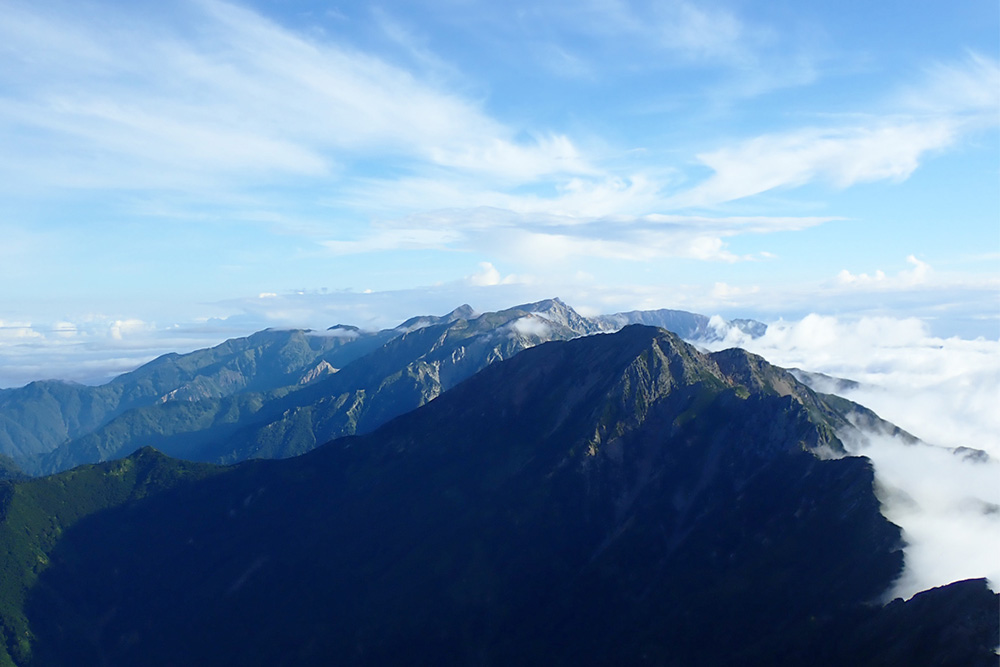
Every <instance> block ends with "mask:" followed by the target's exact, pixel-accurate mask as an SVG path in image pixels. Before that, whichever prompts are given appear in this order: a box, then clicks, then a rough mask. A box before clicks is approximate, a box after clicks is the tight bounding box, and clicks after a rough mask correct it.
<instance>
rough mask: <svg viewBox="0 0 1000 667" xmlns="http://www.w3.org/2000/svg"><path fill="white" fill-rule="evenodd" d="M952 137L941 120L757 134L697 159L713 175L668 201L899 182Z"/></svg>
mask: <svg viewBox="0 0 1000 667" xmlns="http://www.w3.org/2000/svg"><path fill="white" fill-rule="evenodd" d="M955 135H956V130H955V128H954V127H953V125H952V124H951V123H950V122H947V121H944V120H934V121H923V122H917V121H904V122H899V123H885V122H881V123H877V124H874V125H872V126H855V127H841V128H832V129H805V130H795V131H792V132H787V133H781V134H769V135H763V136H760V137H756V138H754V139H750V140H747V141H744V142H741V143H740V144H738V145H736V146H733V147H730V148H722V149H719V150H716V151H713V152H711V153H702V154H701V155H699V156H698V160H699V162H701V163H702V164H704V165H705V166H707V167H709V168H710V169H712V171H713V172H714V173H713V174H712V176H710V177H709V178H708V179H707V180H705V181H703V182H702V183H699V184H698V185H696V186H694V187H693V188H691V189H690V190H688V191H686V192H681V193H680V194H678V195H676V196H675V197H674V198H673V200H672V203H673V204H674V205H675V206H681V207H683V206H711V205H714V204H718V203H722V202H727V201H732V200H735V199H742V198H744V197H750V196H753V195H756V194H760V193H762V192H767V191H768V190H773V189H775V188H790V187H797V186H801V185H805V184H807V183H810V182H813V181H824V182H828V183H831V184H833V185H834V186H836V187H840V188H846V187H848V186H851V185H855V184H857V183H864V182H869V181H878V180H886V179H889V180H896V181H901V180H905V179H906V178H909V176H910V174H912V173H913V171H914V170H915V169H916V168H917V167H918V166H919V164H920V158H921V156H922V155H923V154H924V153H926V152H928V151H931V150H935V149H941V148H945V147H947V146H949V145H950V144H951V143H953V141H954V139H955Z"/></svg>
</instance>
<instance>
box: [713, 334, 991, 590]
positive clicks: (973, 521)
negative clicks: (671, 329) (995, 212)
mask: <svg viewBox="0 0 1000 667" xmlns="http://www.w3.org/2000/svg"><path fill="white" fill-rule="evenodd" d="M715 322H716V323H717V324H718V325H720V326H721V320H715ZM724 333H725V334H726V337H725V338H724V340H723V341H720V342H715V343H710V344H708V345H707V346H708V347H711V349H722V348H725V347H732V346H739V347H743V348H745V349H747V350H749V351H752V352H755V353H757V354H760V355H761V356H763V357H765V358H766V359H768V360H769V361H771V362H772V363H774V364H777V365H779V366H783V367H786V368H800V369H804V370H807V371H812V372H819V373H824V374H827V375H830V376H834V377H836V378H845V379H850V380H854V381H856V382H857V383H858V385H857V387H856V388H849V389H840V390H838V391H836V393H839V394H840V395H841V396H843V397H845V398H848V399H850V400H852V401H855V402H857V403H860V404H862V405H864V406H866V407H868V408H870V409H872V410H874V411H875V412H876V413H877V414H878V415H879V416H880V417H882V418H884V419H887V420H888V421H890V422H892V423H894V424H896V425H897V426H900V427H901V428H903V429H905V430H906V431H908V432H910V433H911V434H913V435H915V436H917V437H918V438H920V439H921V440H922V441H923V444H918V445H913V444H908V443H907V442H906V441H905V440H904V439H902V438H894V437H891V436H886V435H881V434H876V433H868V434H867V436H868V437H867V439H866V441H865V442H858V441H853V440H849V441H847V442H846V444H847V445H848V447H849V448H850V449H851V451H852V453H854V454H858V455H864V456H867V457H869V458H871V459H872V461H873V463H874V465H875V472H876V480H877V483H878V485H879V489H878V491H879V497H880V500H881V501H882V504H883V513H884V514H885V515H886V517H888V518H889V519H890V520H891V521H893V522H894V523H896V524H897V525H899V526H900V527H901V528H902V529H903V536H904V539H905V540H906V543H907V546H906V547H905V549H904V554H905V562H906V565H905V571H904V573H903V575H902V577H901V578H900V579H899V581H897V582H896V584H895V586H894V587H893V589H892V590H891V591H889V592H888V595H889V597H896V596H900V597H904V598H908V597H910V596H912V595H913V594H914V593H917V592H919V591H921V590H925V589H927V588H931V587H934V586H940V585H943V584H947V583H950V582H952V581H956V580H961V579H968V578H978V577H988V578H989V580H990V583H991V587H992V588H993V589H994V590H997V589H998V586H1000V557H998V554H1000V340H986V339H982V338H980V339H977V340H965V339H961V338H937V337H934V336H932V335H931V334H930V333H929V329H928V327H927V325H926V323H925V322H923V321H922V320H918V319H895V318H880V317H869V318H860V319H842V318H837V317H826V316H819V315H809V316H807V317H805V318H803V319H801V320H798V321H794V322H784V321H780V322H777V323H774V324H772V325H771V326H769V328H768V331H767V333H766V335H764V336H763V337H761V338H758V339H751V338H749V337H748V336H746V335H744V334H742V333H741V332H739V331H736V330H732V331H729V330H725V331H724ZM820 384H822V383H820ZM815 388H816V389H818V390H820V391H824V390H825V391H832V390H834V389H835V383H834V382H832V381H831V382H829V386H826V387H824V386H816V387H815ZM958 448H973V449H978V450H982V451H984V452H986V453H987V454H989V459H988V460H983V457H975V456H969V455H968V452H966V451H964V450H961V449H958ZM956 450H958V451H956Z"/></svg>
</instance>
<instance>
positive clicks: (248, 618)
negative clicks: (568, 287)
mask: <svg viewBox="0 0 1000 667" xmlns="http://www.w3.org/2000/svg"><path fill="white" fill-rule="evenodd" d="M741 356H742V357H745V358H744V359H743V360H742V361H741V360H740V359H739V357H741ZM720 361H721V362H722V363H719V362H720ZM748 369H749V370H748ZM789 377H790V376H789ZM745 380H746V381H748V382H747V384H744V383H743V382H744V381H745ZM810 402H814V403H815V405H814V406H813V409H812V410H810ZM824 403H825V399H824V397H823V396H822V395H819V394H815V392H812V391H811V390H809V389H808V388H807V387H804V386H801V385H798V384H797V383H796V382H795V380H794V378H792V379H791V380H788V378H787V377H786V375H785V372H784V371H780V370H773V371H772V370H771V369H769V368H768V367H767V366H765V365H764V362H757V361H756V360H755V359H754V358H753V357H752V356H751V355H749V354H748V353H745V352H738V353H729V355H721V356H717V355H707V354H703V353H701V352H698V351H697V350H695V349H694V348H693V347H691V346H689V345H687V344H686V343H684V342H683V341H681V340H680V339H679V338H678V337H677V336H675V335H672V334H670V333H668V332H665V331H660V330H655V329H651V328H648V327H642V326H635V327H628V328H625V329H623V330H622V331H620V332H618V333H616V334H609V335H600V336H591V337H582V338H575V339H573V340H570V341H552V342H547V343H543V344H540V345H537V346H534V347H532V348H531V349H528V350H525V351H524V352H522V353H520V354H517V355H515V356H513V357H512V358H510V359H508V360H505V361H503V362H500V363H496V364H492V365H490V366H488V367H486V368H485V369H484V370H482V371H481V372H479V373H477V374H476V375H473V376H471V377H470V378H468V379H466V380H465V381H463V382H461V383H459V384H458V385H456V386H455V387H453V388H452V389H451V390H449V391H447V392H445V393H442V394H441V395H440V396H439V397H437V398H436V399H435V400H432V401H430V402H428V403H427V404H426V405H424V406H422V407H421V408H419V409H417V410H415V411H411V412H408V413H406V414H403V415H401V416H399V417H397V418H395V419H393V420H391V421H389V422H387V423H386V424H384V425H383V426H382V427H380V428H379V429H377V430H376V431H373V432H371V433H369V434H366V435H359V436H351V437H346V438H341V439H338V440H335V441H332V442H330V443H327V444H325V445H323V446H321V447H318V448H316V449H314V450H313V451H311V452H309V453H307V454H304V455H302V456H299V457H296V458H291V459H284V460H272V461H249V462H244V463H241V464H239V465H237V466H233V467H229V468H221V469H217V468H204V469H199V470H208V471H209V472H210V473H211V474H207V473H206V476H204V478H203V479H200V480H194V481H192V482H191V483H189V484H186V485H182V486H181V485H177V486H174V487H171V488H167V489H165V490H162V491H160V492H158V493H154V494H149V495H148V496H146V497H144V498H139V499H136V500H135V502H126V503H121V504H118V505H116V506H115V507H111V508H108V509H106V510H100V511H96V512H94V513H93V514H91V515H90V517H89V518H87V519H85V520H80V521H78V522H77V523H75V524H74V525H72V526H70V527H68V528H66V529H65V530H64V531H63V532H62V533H61V536H60V538H59V540H58V542H57V543H55V545H54V546H53V547H51V548H50V549H48V551H46V552H45V555H46V558H47V559H48V563H49V565H48V566H46V567H44V568H43V569H42V570H41V572H40V574H39V575H38V576H39V581H40V585H36V586H32V587H30V588H29V589H28V591H29V595H28V596H27V597H26V603H25V607H24V610H25V611H24V616H23V618H24V619H25V620H24V622H25V623H26V624H27V627H28V629H29V630H30V632H31V633H32V636H33V637H34V642H33V643H31V645H30V646H29V647H28V649H30V651H31V655H32V656H34V658H33V659H34V660H36V661H37V662H38V663H40V664H59V663H60V662H65V659H66V656H68V655H74V656H83V657H84V659H85V661H88V659H89V661H91V662H100V661H101V660H105V661H107V662H110V663H113V664H118V663H134V662H136V661H140V660H141V661H145V662H146V663H148V664H169V663H174V664H177V663H187V664H190V663H192V662H197V663H199V664H232V663H233V662H236V663H240V664H327V663H328V662H329V659H330V657H331V656H341V658H343V660H344V661H345V662H348V663H350V664H357V665H367V664H387V663H394V662H399V661H401V660H405V661H407V662H408V663H409V664H428V665H429V664H468V663H469V662H477V663H480V664H555V665H569V664H595V665H596V664H666V665H670V664H678V665H680V664H688V665H691V664H694V665H698V664H706V665H707V664H721V663H722V662H729V663H736V664H775V665H782V664H787V665H793V664H803V663H805V662H808V663H810V664H818V665H825V664H829V665H835V664H847V663H856V664H860V665H864V664H872V665H874V664H886V661H887V660H888V659H889V658H891V657H893V656H904V657H914V656H915V658H916V659H915V660H912V661H911V662H910V663H908V664H934V662H933V661H934V660H938V659H940V658H946V659H949V660H951V661H952V662H959V663H961V664H989V663H988V662H984V660H985V659H986V658H985V657H984V656H986V653H984V651H989V650H991V648H992V646H991V645H988V643H989V641H990V640H991V637H992V641H994V642H995V641H996V638H995V637H993V636H992V635H990V632H991V630H990V629H989V624H990V622H992V621H995V619H994V618H993V616H995V608H996V601H997V597H996V596H995V595H993V594H991V593H989V591H988V590H987V589H986V588H985V585H984V584H983V583H982V582H978V583H975V582H973V583H972V584H969V585H960V586H957V587H955V588H952V587H948V588H946V589H943V590H942V591H939V592H938V593H935V594H934V595H932V596H930V597H929V598H926V597H925V598H921V599H920V600H918V601H917V604H915V605H911V604H910V603H900V604H899V605H896V606H892V605H890V607H882V606H881V605H878V604H875V605H872V604H871V603H872V602H873V601H874V600H877V599H878V598H879V596H880V595H881V594H882V593H883V591H884V590H885V589H886V588H887V587H888V586H889V584H890V583H891V582H892V580H893V578H894V577H895V576H896V575H897V574H898V573H899V571H900V568H901V566H902V558H903V554H902V551H900V547H901V546H902V542H901V536H900V532H899V529H898V528H897V527H895V526H893V525H892V524H891V523H889V522H888V521H887V520H886V519H885V518H884V517H883V516H882V515H881V514H880V512H879V502H878V499H877V497H876V496H875V493H874V488H873V487H874V477H873V472H872V467H871V464H870V462H869V461H868V460H867V459H864V458H857V457H840V458H832V457H831V456H829V455H828V451H835V450H836V449H837V440H835V438H837V434H836V433H834V432H833V430H834V427H835V426H837V425H840V428H844V429H847V428H851V427H850V426H849V425H848V424H847V422H848V420H846V418H845V417H844V415H843V413H842V411H841V410H839V409H838V408H836V407H835V406H827V407H828V411H827V412H824V410H823V409H822V408H823V405H824ZM838 416H839V417H840V418H841V419H843V422H841V421H836V420H835V418H836V417H838ZM142 451H143V454H142V455H143V456H146V457H147V458H148V459H149V460H150V461H155V462H158V463H157V465H161V466H171V465H175V464H173V463H172V462H171V460H170V459H166V458H165V457H163V456H162V455H157V454H153V453H151V452H149V451H148V450H142ZM114 465H115V464H100V465H99V466H90V467H88V468H85V469H83V470H84V473H87V472H88V471H94V470H109V471H110V470H114ZM187 465H193V464H187ZM70 475H73V473H72V472H70V473H62V474H61V475H58V476H55V477H51V478H45V479H42V480H34V481H33V482H30V483H29V484H34V485H35V486H34V487H31V488H36V489H47V488H49V487H52V486H53V485H55V486H56V487H58V485H60V484H68V483H70V478H68V477H67V476H70ZM105 477H106V478H107V479H108V480H109V483H112V484H114V480H115V479H118V478H116V477H114V476H113V475H105ZM72 479H80V478H79V474H77V477H75V478H72ZM82 479H86V478H82ZM64 480H65V481H64ZM72 483H73V484H76V482H72ZM125 486H127V484H126V485H125ZM4 488H13V489H18V488H21V487H20V486H18V485H10V486H8V487H4ZM36 495H38V494H37V493H36ZM4 507H6V505H4ZM55 509H56V511H57V515H58V512H60V511H63V510H60V509H59V508H58V506H56V507H55ZM22 514H23V513H22ZM10 516H11V515H10V514H9V513H7V514H5V517H10ZM6 520H7V519H6V518H5V519H4V521H6ZM4 525H5V526H7V528H8V531H7V532H3V531H0V538H3V536H4V535H11V534H15V535H20V534H23V529H22V531H21V532H18V526H17V525H10V524H4ZM57 525H58V522H57ZM2 547H3V545H2V544H0V554H3V553H5V549H4V548H2ZM0 558H2V556H0ZM153 601H155V603H154V602H153ZM894 604H895V603H894ZM900 605H901V606H900ZM956 605H958V607H961V608H962V609H966V610H967V611H968V613H969V614H970V615H969V616H968V618H969V619H972V620H970V621H969V623H970V624H971V625H968V627H967V629H966V630H964V631H963V630H961V627H964V626H960V625H956V623H962V622H965V621H956V620H955V616H954V615H953V614H952V612H951V611H949V609H952V608H953V607H955V606H956ZM890 608H891V611H890ZM991 608H992V609H993V610H994V611H990V610H991ZM112 610H114V613H111V612H112ZM15 611H16V610H15ZM991 613H992V614H993V616H991V615H990V614H991ZM976 614H979V616H976ZM963 618H964V617H963ZM976 619H978V620H976ZM991 619H992V621H991ZM16 620H17V617H16V614H15V615H14V616H13V617H12V620H10V621H8V619H7V617H4V618H3V622H4V623H5V632H7V636H8V637H11V636H20V635H16V634H15V635H12V634H11V633H10V631H9V628H8V627H7V624H8V623H13V622H14V621H16ZM993 625H994V626H995V625H996V623H995V622H994V623H993ZM870 627H879V628H880V629H881V631H882V632H881V634H879V635H877V636H876V635H873V634H872V633H870V632H868V633H865V632H863V629H864V628H870ZM855 637H856V639H854V638H855ZM969 637H973V638H975V642H974V643H969V642H967V641H965V640H967V639H968V638H969ZM86 638H91V639H86ZM844 638H847V639H844ZM15 648H16V647H15ZM19 655H22V654H19ZM993 659H994V660H995V657H994V658H993ZM19 660H21V659H20V658H19ZM18 664H27V663H25V662H24V661H23V660H22V661H21V662H18Z"/></svg>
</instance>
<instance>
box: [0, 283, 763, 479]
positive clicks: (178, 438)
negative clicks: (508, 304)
mask: <svg viewBox="0 0 1000 667" xmlns="http://www.w3.org/2000/svg"><path fill="white" fill-rule="evenodd" d="M634 323H641V324H650V325H654V326H661V327H664V328H666V329H669V330H671V331H674V332H675V333H677V334H679V335H680V336H681V337H683V338H686V339H688V340H695V341H698V340H701V341H705V340H714V339H718V338H719V336H720V332H725V331H726V330H728V329H729V328H731V327H736V328H739V329H740V330H742V331H744V332H746V333H749V334H750V335H761V334H763V332H764V331H765V330H766V326H765V325H764V324H762V323H760V322H755V321H753V320H734V321H733V322H731V323H724V322H719V321H715V322H713V321H712V320H710V318H708V317H706V316H704V315H698V314H694V313H687V312H684V311H676V310H657V311H633V312H629V313H617V314H614V315H607V316H599V317H594V318H586V317H583V316H581V315H579V314H578V313H577V312H576V311H574V310H573V309H572V308H570V307H569V306H567V305H566V304H564V303H563V302H562V301H560V300H559V299H548V300H545V301H540V302H537V303H530V304H524V305H521V306H516V307H514V308H509V309H506V310H502V311H499V312H491V313H484V314H478V313H475V312H474V311H473V310H472V308H471V307H469V306H468V305H464V306H461V307H459V308H456V309H455V310H454V311H452V312H450V313H448V314H447V315H444V316H441V317H437V316H422V317H414V318H412V319H410V320H407V321H406V322H403V323H402V324H400V325H399V326H397V327H395V328H393V329H385V330H381V331H362V330H360V329H358V328H357V327H354V326H350V325H337V326H334V327H331V328H330V329H328V330H326V331H303V330H266V331H261V332H258V333H256V334H253V335H252V336H249V337H246V338H237V339H233V340H228V341H226V342H225V343H222V344H221V345H218V346H216V347H213V348H210V349H204V350H198V351H196V352H192V353H190V354H185V355H178V354H168V355H165V356H163V357H160V358H158V359H155V360H154V361H152V362H150V363H148V364H145V365H144V366H142V367H140V368H138V369H136V370H134V371H132V372H129V373H125V374H123V375H121V376H118V377H116V378H115V379H113V380H112V381H111V382H109V383H107V384H104V385H101V386H98V387H90V386H84V385H79V384H72V383H66V382H60V381H51V380H50V381H39V382H32V383H31V384H29V385H27V386H25V387H22V388H19V389H11V390H4V391H3V392H2V393H0V455H5V456H7V457H9V458H10V459H11V460H13V462H14V463H15V464H16V465H17V466H19V467H20V469H21V470H23V471H24V472H26V473H28V474H32V475H41V474H50V473H53V472H58V471H61V470H66V469H69V468H71V467H73V466H76V465H80V464H83V463H94V462H98V461H107V460H112V459H116V458H120V457H122V456H126V455H128V454H130V453H131V452H133V451H135V450H137V449H139V448H140V447H143V446H153V447H155V448H157V449H158V450H160V451H163V452H164V453H166V454H169V455H171V456H176V457H180V458H185V459H189V460H196V461H206V462H217V463H233V462H236V461H241V460H244V459H247V458H283V457H287V456H294V455H296V454H301V453H303V452H306V451H308V450H310V449H312V448H313V447H315V446H316V445H317V444H320V443H323V442H326V441H327V440H330V439H332V438H335V437H339V436H342V435H352V434H355V433H365V432H369V431H371V430H373V429H374V428H376V427H378V426H380V425H381V424H383V423H385V422H386V421H388V420H389V419H391V418H393V417H396V416H398V415H400V414H403V413H404V412H408V411H409V410H412V409H414V408H416V407H418V406H420V405H423V404H424V403H426V402H427V401H429V400H431V399H433V398H434V397H435V396H437V395H438V394H440V393H441V392H442V391H445V390H447V389H449V388H451V387H453V386H455V384H457V383H458V382H460V381H461V380H464V379H465V378H467V377H469V376H471V375H473V374H474V373H476V372H478V371H479V370H481V369H483V368H485V367H486V366H488V365H489V364H491V363H493V362H495V361H497V360H500V359H506V358H509V357H511V356H513V355H514V354H517V353H518V352H520V351H521V350H524V349H527V348H529V347H532V346H534V345H537V344H539V343H542V342H545V341H549V340H569V339H571V338H576V337H579V336H583V335H589V334H594V333H599V332H608V331H614V330H617V329H620V328H621V327H623V326H626V325H628V324H634ZM0 474H2V473H0Z"/></svg>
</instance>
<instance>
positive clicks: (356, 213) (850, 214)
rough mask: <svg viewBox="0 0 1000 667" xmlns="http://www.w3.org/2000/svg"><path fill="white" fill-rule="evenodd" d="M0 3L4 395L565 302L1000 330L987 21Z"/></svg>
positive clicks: (994, 90) (391, 5)
mask: <svg viewBox="0 0 1000 667" xmlns="http://www.w3.org/2000/svg"><path fill="white" fill-rule="evenodd" d="M0 6H2V11H0V146H2V150H0V240H2V241H0V286H2V287H0V387H3V386H16V385H19V384H23V383H25V382H28V381H30V380H32V379H37V378H41V377H60V378H66V379H74V380H82V381H87V382H97V381H102V380H104V379H107V378H108V377H110V376H111V375H112V374H114V373H117V372H121V371H122V370H127V369H128V368H131V367H134V366H135V365H136V364H138V363H141V362H142V361H146V360H148V359H150V358H152V357H154V356H156V355H157V354H159V353H162V352H165V351H168V350H178V351H185V350H190V349H195V348H198V347H203V346H206V345H210V344H213V343H216V342H220V341H221V340H224V339H225V338H228V337H232V336H237V335H246V334H249V333H251V332H253V331H256V330H259V329H262V328H265V327H268V326H283V327H311V328H325V327H328V326H332V325H334V324H337V323H340V322H344V323H349V324H355V325H359V326H363V327H368V328H376V327H384V326H393V325H395V324H397V323H398V322H400V321H402V320H403V319H406V318H408V317H410V316H413V315H417V314H442V313H445V312H448V311H450V310H451V309H452V308H454V307H456V306H458V305H460V304H462V303H469V304H471V305H472V306H473V307H474V308H476V309H477V310H480V311H486V310H493V309H498V308H502V307H506V306H511V305H514V304H517V303H523V302H528V301H533V300H538V299H542V298H547V297H553V296H559V297H561V298H562V299H563V300H564V301H566V302H567V303H569V304H570V305H571V306H573V307H575V308H577V309H578V310H580V311H581V312H582V313H584V314H597V313H609V312H617V311H623V310H632V309H652V308H676V309H682V310H690V311H694V312H700V313H705V314H709V315H712V314H720V315H722V316H724V317H754V318H757V319H760V320H762V321H765V322H795V321H800V320H802V318H804V317H806V316H808V315H810V314H817V315H822V316H831V317H837V318H841V319H843V320H844V322H848V323H850V322H855V323H856V322H858V321H860V320H861V319H863V318H895V319H899V320H903V321H908V320H909V319H912V318H915V319H917V320H919V321H920V322H921V323H922V325H921V326H923V327H924V331H925V333H926V334H927V335H928V336H936V337H940V338H942V339H950V338H953V337H958V338H961V339H970V340H971V339H975V338H977V337H983V338H985V339H986V340H991V341H996V340H998V339H1000V132H998V125H1000V61H998V55H1000V6H998V4H997V3H996V2H995V0H959V1H958V2H954V3H949V4H948V5H947V7H945V6H943V5H941V4H940V3H939V2H929V1H927V2H923V1H917V2H911V3H906V4H905V5H897V4H896V3H868V2H851V1H847V2H844V1H840V2H836V3H834V2H810V3H801V2H791V1H777V2H774V1H769V2H752V1H750V0H731V1H722V2H697V3H695V2H687V1H683V0H681V1H658V2H642V1H635V2H626V1H616V0H592V1H589V2H588V1H585V0H584V1H577V2H573V3H568V2H544V1H542V2H539V1H536V0H533V1H532V2H530V3H527V2H518V1H514V2H509V3H503V4H502V5H498V4H497V3H492V2H479V1H476V0H435V1H434V2H419V1H407V2H395V1H392V0H389V1H387V2H381V3H336V2H315V1H311V0H280V1H279V0H256V1H247V2H222V1H216V0H178V1H177V2H171V3H158V2H148V1H146V0H139V1H136V2H130V3H121V2H104V1H101V0H95V1H79V0H73V1H72V2H69V1H67V2H61V1H60V0H31V1H30V2H29V1H22V0H0Z"/></svg>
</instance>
